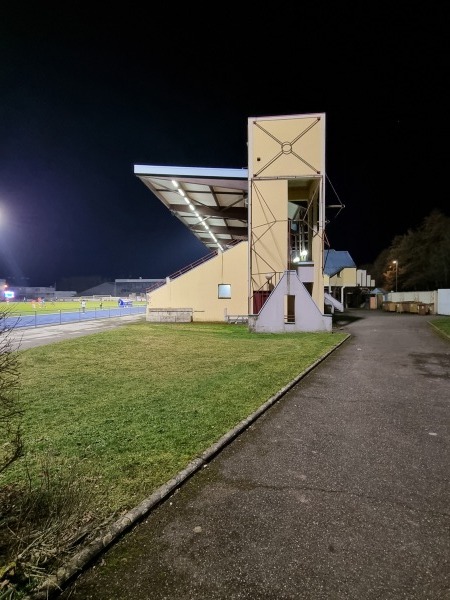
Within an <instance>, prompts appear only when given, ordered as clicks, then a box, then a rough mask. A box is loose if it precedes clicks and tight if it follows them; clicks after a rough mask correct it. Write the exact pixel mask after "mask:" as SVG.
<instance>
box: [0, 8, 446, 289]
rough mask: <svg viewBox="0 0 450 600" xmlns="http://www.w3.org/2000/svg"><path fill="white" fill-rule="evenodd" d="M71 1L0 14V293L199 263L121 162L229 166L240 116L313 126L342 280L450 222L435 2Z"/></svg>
mask: <svg viewBox="0 0 450 600" xmlns="http://www.w3.org/2000/svg"><path fill="white" fill-rule="evenodd" d="M81 4H82V3H49V2H41V3H31V2H17V3H9V4H8V5H7V6H6V7H5V6H2V9H1V14H0V52H1V54H0V278H2V277H5V278H7V279H12V278H17V277H23V278H26V279H25V280H24V281H26V283H27V284H28V285H52V284H53V283H54V282H55V281H57V280H59V279H61V278H64V277H73V276H89V275H99V276H102V277H104V278H107V279H109V280H113V279H115V278H127V277H131V278H136V277H143V278H159V277H165V276H166V275H170V274H171V273H173V272H174V271H176V270H178V269H180V268H182V267H183V266H185V265H187V264H189V263H191V262H192V261H194V260H196V259H198V258H200V257H201V256H203V255H204V254H207V253H208V251H207V249H206V248H205V247H204V246H203V245H202V244H201V243H200V242H199V241H198V240H197V239H196V238H195V237H194V236H193V235H192V234H191V233H190V232H189V231H188V229H187V228H186V227H184V226H183V225H182V224H181V223H180V221H178V220H177V219H176V217H174V216H172V215H171V214H170V213H169V211H167V209H166V208H165V207H164V206H163V205H162V203H161V202H160V201H159V200H157V199H156V198H155V197H154V196H153V195H152V194H151V193H150V191H149V190H148V189H147V188H146V187H145V186H144V184H143V183H141V181H140V180H139V179H138V178H137V177H136V176H135V175H134V165H135V164H161V165H179V166H200V167H201V166H204V167H219V168H220V167H223V168H242V167H244V168H246V167H247V119H248V118H249V117H252V116H275V115H288V114H301V113H315V112H324V113H326V123H327V130H326V152H327V178H328V183H327V196H326V202H327V204H336V203H337V202H336V196H337V197H338V198H339V201H340V202H342V203H343V204H344V205H345V208H344V209H343V210H342V211H340V212H339V214H338V216H337V217H336V216H335V213H336V211H329V214H328V217H329V218H330V223H329V225H328V227H327V231H326V233H327V238H328V241H329V247H330V248H333V249H336V250H348V251H349V252H350V254H351V255H352V257H353V259H354V260H355V262H356V263H357V265H358V266H361V265H364V264H365V263H370V262H372V261H373V260H374V259H375V258H376V256H377V255H378V254H379V253H380V252H381V250H383V249H384V248H386V247H388V246H389V245H390V243H391V241H392V239H393V238H394V236H395V235H397V234H403V233H406V232H407V230H408V229H415V228H417V227H418V226H419V225H420V224H421V222H422V221H423V219H424V217H426V216H427V215H428V214H429V213H430V212H431V210H432V209H433V208H438V209H440V210H441V211H442V212H444V213H445V214H447V215H448V216H450V213H449V208H448V207H449V202H448V193H447V189H446V185H445V177H446V173H447V171H448V162H449V152H448V141H447V140H448V135H449V133H450V128H449V115H448V112H449V106H450V104H449V96H448V92H447V89H446V88H447V85H448V81H447V80H448V56H449V48H448V40H449V36H448V27H449V21H448V18H447V16H444V14H443V13H440V12H439V10H440V9H439V7H438V6H437V5H436V6H434V7H433V8H431V6H430V5H426V4H422V3H420V4H419V3H414V2H403V3H402V2H396V3H384V4H383V3H371V4H370V6H369V5H368V4H367V3H361V2H338V3H331V2H328V3H327V4H325V3H323V4H322V3H320V2H317V3H316V4H314V5H313V4H311V5H309V4H308V5H305V7H302V6H301V4H299V5H297V7H296V8H295V9H289V11H288V10H287V5H286V7H285V9H284V10H281V7H280V6H278V5H273V6H272V9H271V10H270V11H269V12H268V13H267V14H265V15H263V16H261V14H260V13H258V15H257V16H255V15H251V14H250V13H248V12H245V13H240V12H237V10H238V9H239V10H242V9H241V8H239V7H238V9H237V8H236V7H234V8H233V6H232V5H226V6H225V5H223V6H221V7H219V6H218V7H217V11H216V12H217V14H216V15H215V16H213V15H212V14H210V13H209V12H208V13H206V12H204V11H203V12H202V11H201V10H200V9H197V8H195V6H194V5H190V6H187V7H186V10H185V11H183V10H181V12H179V11H180V9H177V11H178V12H177V11H175V10H174V8H173V5H172V4H171V5H170V6H169V5H168V6H167V9H165V8H164V7H159V8H158V11H156V12H154V11H151V10H150V9H145V5H142V6H143V7H144V9H142V8H139V6H140V5H138V4H136V5H134V4H130V5H129V6H128V8H126V9H125V8H124V9H123V10H120V9H112V8H111V6H112V5H110V4H103V3H91V4H90V6H89V7H88V6H87V5H86V6H84V7H83V6H81ZM123 6H124V5H123ZM149 6H153V5H149ZM227 6H228V8H227ZM424 6H425V7H427V6H430V8H428V9H427V8H423V7H424ZM93 7H94V8H93ZM95 7H96V8H95ZM143 10H144V12H142V11H143ZM222 13H224V14H222Z"/></svg>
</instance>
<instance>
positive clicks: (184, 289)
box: [146, 242, 248, 322]
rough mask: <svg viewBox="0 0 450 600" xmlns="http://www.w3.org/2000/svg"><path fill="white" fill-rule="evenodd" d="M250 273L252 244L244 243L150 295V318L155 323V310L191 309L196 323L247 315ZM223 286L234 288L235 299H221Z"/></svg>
mask: <svg viewBox="0 0 450 600" xmlns="http://www.w3.org/2000/svg"><path fill="white" fill-rule="evenodd" d="M247 274H248V243H247V242H241V243H240V244H237V245H236V246H234V247H233V248H230V249H229V250H226V251H225V252H222V253H219V254H218V255H217V256H216V257H214V258H212V259H211V260H209V261H207V262H205V263H202V264H201V265H199V266H197V267H195V268H194V269H192V270H191V271H187V272H186V273H184V274H183V275H181V276H180V277H177V278H176V279H174V280H173V281H171V280H168V281H167V283H166V284H165V285H163V286H162V287H160V288H157V289H156V290H154V291H153V292H150V293H149V294H148V295H147V316H146V319H147V320H148V321H154V320H155V314H154V313H155V311H154V309H164V310H165V311H170V310H173V309H190V310H192V319H193V321H210V322H220V321H225V320H226V315H246V314H247V294H248V285H247V282H248V279H247ZM221 283H225V284H229V285H230V286H231V298H223V299H219V298H218V286H219V284H221Z"/></svg>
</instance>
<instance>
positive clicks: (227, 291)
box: [219, 283, 231, 298]
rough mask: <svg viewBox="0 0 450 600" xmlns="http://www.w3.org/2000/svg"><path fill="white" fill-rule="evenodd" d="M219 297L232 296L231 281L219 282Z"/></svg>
mask: <svg viewBox="0 0 450 600" xmlns="http://www.w3.org/2000/svg"><path fill="white" fill-rule="evenodd" d="M219 298H231V285H230V284H229V283H219Z"/></svg>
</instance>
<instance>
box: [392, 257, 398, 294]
mask: <svg viewBox="0 0 450 600" xmlns="http://www.w3.org/2000/svg"><path fill="white" fill-rule="evenodd" d="M392 262H393V263H394V265H395V291H397V278H398V260H393V261H392Z"/></svg>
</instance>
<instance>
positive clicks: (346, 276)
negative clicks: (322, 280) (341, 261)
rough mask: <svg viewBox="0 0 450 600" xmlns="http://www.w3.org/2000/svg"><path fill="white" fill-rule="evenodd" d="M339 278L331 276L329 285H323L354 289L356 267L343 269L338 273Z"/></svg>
mask: <svg viewBox="0 0 450 600" xmlns="http://www.w3.org/2000/svg"><path fill="white" fill-rule="evenodd" d="M339 274H340V277H338V276H337V275H333V277H330V278H329V283H327V284H325V285H331V286H339V287H341V286H343V285H345V286H350V287H355V286H356V267H355V268H353V267H345V269H342V271H341V272H340V273H339Z"/></svg>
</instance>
